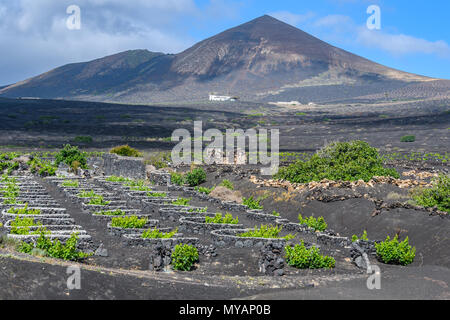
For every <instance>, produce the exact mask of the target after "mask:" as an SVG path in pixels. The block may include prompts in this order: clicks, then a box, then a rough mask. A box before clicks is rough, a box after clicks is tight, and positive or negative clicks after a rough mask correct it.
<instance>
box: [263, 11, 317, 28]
mask: <svg viewBox="0 0 450 320" xmlns="http://www.w3.org/2000/svg"><path fill="white" fill-rule="evenodd" d="M269 15H270V16H272V17H274V18H275V19H278V20H281V21H283V22H286V23H288V24H290V25H292V26H297V25H298V24H300V23H303V22H306V21H308V20H311V19H312V18H313V17H314V16H315V14H314V13H313V12H311V11H308V12H307V13H305V14H296V13H292V12H289V11H277V12H272V13H269Z"/></svg>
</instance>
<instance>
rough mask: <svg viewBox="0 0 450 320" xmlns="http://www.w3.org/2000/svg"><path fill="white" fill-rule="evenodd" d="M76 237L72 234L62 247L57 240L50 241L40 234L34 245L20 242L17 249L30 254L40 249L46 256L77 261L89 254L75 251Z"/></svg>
mask: <svg viewBox="0 0 450 320" xmlns="http://www.w3.org/2000/svg"><path fill="white" fill-rule="evenodd" d="M77 243H78V235H77V234H76V233H72V235H71V236H70V238H69V239H67V240H66V243H65V244H64V245H63V244H61V242H60V241H59V240H54V241H52V240H50V239H49V238H47V237H46V236H45V233H44V232H42V233H41V234H40V236H39V238H38V239H37V240H36V244H35V245H34V244H30V243H26V242H22V243H21V244H20V246H19V248H18V250H19V251H20V252H23V253H28V254H30V253H31V252H32V251H33V250H34V249H40V250H42V251H43V252H45V253H46V255H48V256H50V257H53V258H58V259H63V260H70V261H78V260H82V259H85V258H87V257H89V256H90V255H91V254H88V253H84V252H82V251H79V250H78V249H77Z"/></svg>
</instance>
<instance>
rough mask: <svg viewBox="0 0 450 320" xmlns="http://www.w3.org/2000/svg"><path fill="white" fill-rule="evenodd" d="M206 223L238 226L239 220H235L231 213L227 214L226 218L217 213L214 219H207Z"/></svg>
mask: <svg viewBox="0 0 450 320" xmlns="http://www.w3.org/2000/svg"><path fill="white" fill-rule="evenodd" d="M205 223H221V224H238V223H239V218H238V217H236V218H233V216H232V215H231V214H229V213H226V214H225V217H223V216H222V214H221V213H216V215H215V216H214V217H208V216H206V217H205Z"/></svg>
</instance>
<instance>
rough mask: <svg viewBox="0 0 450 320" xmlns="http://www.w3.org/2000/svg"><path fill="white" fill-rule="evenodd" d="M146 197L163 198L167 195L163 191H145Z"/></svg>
mask: <svg viewBox="0 0 450 320" xmlns="http://www.w3.org/2000/svg"><path fill="white" fill-rule="evenodd" d="M147 197H152V198H165V197H167V193H165V192H147Z"/></svg>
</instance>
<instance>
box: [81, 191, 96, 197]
mask: <svg viewBox="0 0 450 320" xmlns="http://www.w3.org/2000/svg"><path fill="white" fill-rule="evenodd" d="M98 196H99V195H98V194H96V193H95V192H94V191H93V190H91V191H86V190H83V191H81V192H80V193H78V194H77V197H79V198H94V197H98Z"/></svg>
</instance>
